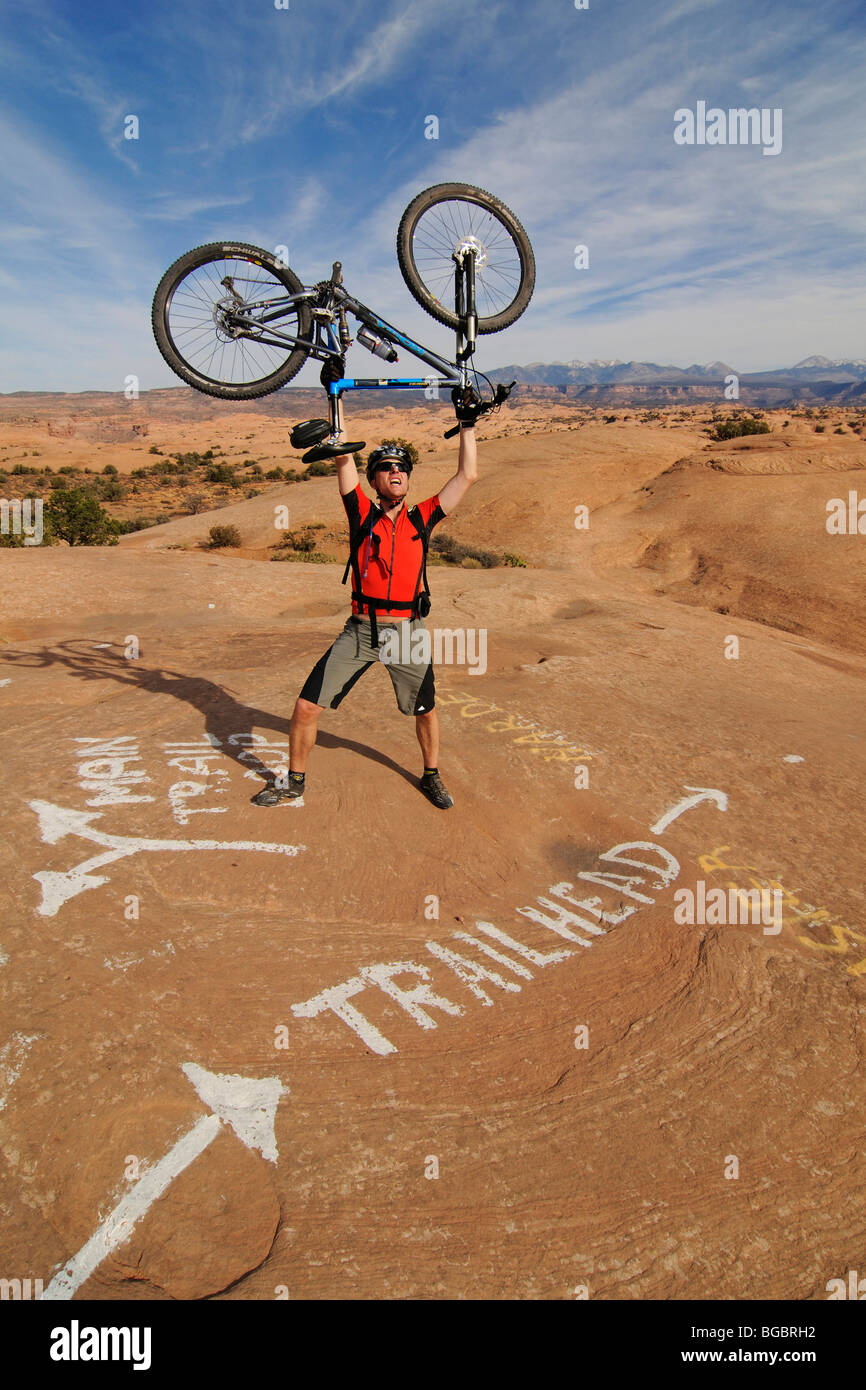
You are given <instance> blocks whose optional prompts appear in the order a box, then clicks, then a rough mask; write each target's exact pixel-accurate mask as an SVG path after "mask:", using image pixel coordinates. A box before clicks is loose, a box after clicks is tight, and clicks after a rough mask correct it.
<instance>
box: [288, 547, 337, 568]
mask: <svg viewBox="0 0 866 1390" xmlns="http://www.w3.org/2000/svg"><path fill="white" fill-rule="evenodd" d="M271 559H272V560H295V561H299V562H301V563H303V564H309V565H335V564H339V561H338V560H333V559H332V558H331V556H330V555H323V554H322V553H321V551H319V550H314V551H312V552H311V553H310V552H307V551H297V550H285V549H280V550H275V551H273V552H272V554H271Z"/></svg>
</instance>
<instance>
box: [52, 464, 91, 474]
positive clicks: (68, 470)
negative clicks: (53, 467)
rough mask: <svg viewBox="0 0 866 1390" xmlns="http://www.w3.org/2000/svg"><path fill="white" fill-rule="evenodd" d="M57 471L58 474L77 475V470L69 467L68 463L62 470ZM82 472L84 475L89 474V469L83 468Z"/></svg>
mask: <svg viewBox="0 0 866 1390" xmlns="http://www.w3.org/2000/svg"><path fill="white" fill-rule="evenodd" d="M57 471H58V472H59V473H77V472H78V469H77V468H73V467H72V465H71V464H70V463H67V464H65V465H64V467H63V468H60V469H58V470H57ZM84 471H85V473H89V472H90V469H89V468H85V470H84Z"/></svg>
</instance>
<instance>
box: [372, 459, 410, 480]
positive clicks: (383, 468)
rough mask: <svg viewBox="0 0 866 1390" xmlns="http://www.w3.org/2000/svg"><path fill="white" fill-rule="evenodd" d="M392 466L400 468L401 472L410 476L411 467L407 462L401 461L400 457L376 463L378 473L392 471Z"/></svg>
mask: <svg viewBox="0 0 866 1390" xmlns="http://www.w3.org/2000/svg"><path fill="white" fill-rule="evenodd" d="M392 468H398V469H399V470H400V472H401V473H405V474H406V475H407V477H408V474H409V469H408V468H407V467H406V465H405V463H400V461H399V459H391V460H390V461H389V462H388V463H377V464H376V472H377V473H390V472H391V469H392Z"/></svg>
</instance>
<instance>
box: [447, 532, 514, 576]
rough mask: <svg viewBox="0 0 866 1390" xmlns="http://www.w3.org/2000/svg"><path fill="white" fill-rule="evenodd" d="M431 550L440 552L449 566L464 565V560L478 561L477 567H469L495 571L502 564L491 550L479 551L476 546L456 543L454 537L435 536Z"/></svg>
mask: <svg viewBox="0 0 866 1390" xmlns="http://www.w3.org/2000/svg"><path fill="white" fill-rule="evenodd" d="M430 546H431V549H432V550H434V551H436V552H438V554H440V555H441V556H442V557H443V558H444V559H445V561H446V562H447V563H448V564H451V565H462V563H463V561H464V560H476V561H477V562H478V563H477V565H471V566H469V568H470V569H486V570H489V569H495V568H496V566H497V565H499V564H501V561H500V558H499V556H498V555H495V554H494V553H493V551H491V550H479V549H477V547H475V546H471V545H463V544H462V543H461V542H460V541H456V540H455V539H454V537H453V536H449V535H447V534H446V535H444V536H434V537H433V539H432V541H431V542H430Z"/></svg>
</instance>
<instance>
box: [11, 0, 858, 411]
mask: <svg viewBox="0 0 866 1390" xmlns="http://www.w3.org/2000/svg"><path fill="white" fill-rule="evenodd" d="M0 19H2V24H0V77H2V81H0V151H2V154H0V179H2V198H0V207H2V213H0V292H2V299H0V304H2V309H0V315H2V323H3V331H2V335H0V390H2V391H15V390H72V391H74V390H84V389H87V388H95V389H104V390H120V389H122V386H123V379H124V377H125V376H126V375H127V374H129V373H134V374H135V375H137V376H138V377H139V380H140V384H141V387H142V389H148V388H150V387H154V386H172V385H178V384H179V382H178V380H177V378H175V377H174V376H173V375H172V373H171V372H170V370H169V369H168V368H167V367H166V366H165V364H164V363H163V361H162V359H161V357H160V356H159V354H158V352H157V350H156V347H155V344H154V343H153V341H152V337H151V332H150V321H149V311H150V301H151V298H152V295H153V290H154V287H155V286H156V284H157V282H158V280H159V278H160V276H161V274H162V272H163V271H164V269H165V268H166V267H167V266H168V265H169V264H170V262H171V261H173V260H175V259H176V257H177V256H179V255H180V254H182V253H183V252H184V251H186V250H188V249H190V248H191V247H193V246H196V245H199V244H201V243H202V242H208V241H213V240H219V239H223V238H231V239H237V240H245V241H249V242H252V243H253V244H256V245H261V246H265V247H267V248H273V247H275V246H277V245H280V244H283V245H287V246H288V247H289V263H290V264H291V266H292V268H293V269H294V270H295V271H296V272H297V273H298V274H299V276H300V277H301V279H302V280H304V281H305V283H312V282H314V281H315V280H317V279H319V278H321V277H322V276H323V275H324V274H325V273H326V272H327V271H328V270H329V268H330V263H331V261H332V260H334V259H336V258H339V259H340V260H342V262H343V265H344V276H345V280H346V283H347V285H348V286H349V288H350V289H351V290H352V291H353V292H354V293H356V294H357V295H358V296H359V297H360V298H361V299H363V300H365V302H367V303H368V304H370V305H371V306H372V307H374V308H375V309H376V310H377V311H378V312H380V313H381V314H383V315H384V316H385V317H386V318H389V319H391V321H392V322H396V323H397V324H399V326H400V327H401V328H403V329H404V330H406V331H408V332H409V333H412V334H414V335H415V336H420V337H421V338H422V340H423V341H424V342H426V343H428V344H429V345H430V346H431V347H434V348H437V349H438V350H440V351H444V352H445V353H446V354H447V355H449V356H450V355H451V351H450V350H451V345H452V343H453V337H452V335H451V334H449V332H448V331H447V330H446V329H443V328H441V327H440V326H439V325H437V324H435V323H434V321H433V320H432V319H430V318H428V317H427V316H426V315H424V314H423V312H422V311H421V310H420V309H419V308H418V307H417V306H416V305H415V303H414V301H413V300H412V299H411V297H410V296H409V293H408V291H407V290H406V288H405V286H404V284H403V281H402V279H401V276H400V273H399V270H398V267H397V262H396V256H395V254H394V238H395V233H396V228H397V223H398V221H399V217H400V213H401V212H402V210H403V208H404V206H405V205H406V204H407V203H408V202H409V200H410V198H411V197H412V196H413V195H414V194H415V193H416V192H418V191H419V190H420V189H422V188H425V187H427V186H428V185H430V184H433V183H439V182H444V181H446V180H462V181H465V182H468V183H474V184H479V185H480V186H482V187H484V188H487V189H490V190H491V191H492V192H494V193H496V194H498V195H499V197H501V198H502V199H503V200H504V201H505V202H506V203H507V204H509V206H511V207H512V208H513V209H514V211H515V212H516V213H517V215H518V216H519V217H520V219H521V221H522V222H523V223H524V226H525V227H526V229H527V231H528V232H529V235H530V237H531V240H532V242H533V245H534V248H535V252H536V258H537V262H538V281H537V288H536V293H535V296H534V298H533V301H532V303H531V305H530V307H529V309H528V310H527V312H526V313H525V314H524V316H523V317H522V318H521V319H520V320H519V321H518V322H517V323H516V324H515V325H514V326H513V327H512V328H510V329H508V330H506V331H505V333H503V334H501V335H499V336H495V337H494V336H488V337H485V338H482V339H481V340H480V348H479V352H478V355H477V359H476V360H477V363H478V365H479V366H480V367H482V368H484V367H487V368H493V367H497V366H499V365H504V364H506V363H511V362H517V363H528V362H531V361H553V360H566V361H568V360H572V359H578V358H579V359H585V360H588V359H592V358H602V359H607V358H622V359H631V358H635V359H640V360H650V361H655V362H662V363H664V362H671V363H675V364H677V365H680V366H685V365H687V364H689V363H691V362H694V361H698V362H709V361H712V360H714V359H722V360H724V361H726V362H729V363H730V364H731V365H732V366H734V367H736V368H737V369H738V370H740V371H754V370H760V369H763V368H769V367H774V366H783V365H790V364H791V363H793V362H795V361H797V360H799V359H800V358H802V357H804V356H806V355H808V354H811V353H822V354H825V355H826V356H828V357H831V358H846V357H861V358H862V357H864V356H866V334H864V330H863V325H864V323H866V285H864V280H866V276H864V257H863V246H864V240H866V172H864V171H866V158H864V156H866V82H864V80H863V73H864V71H866V11H864V8H863V5H862V0H824V3H822V4H820V5H818V4H816V3H814V0H808V3H804V0H783V3H779V2H778V0H764V2H763V3H762V4H761V5H760V6H756V5H755V4H754V3H753V0H658V3H652V0H622V2H621V3H616V2H615V0H589V8H588V9H586V10H576V9H575V8H574V5H573V3H572V0H289V8H288V9H287V10H277V9H276V8H275V6H274V2H273V0H181V2H180V3H179V0H172V2H171V3H167V2H166V0H142V3H141V4H138V5H119V4H117V3H111V4H109V3H103V0H69V3H63V0H40V3H34V0H23V2H22V0H0ZM698 100H705V101H706V102H707V103H708V105H710V106H718V107H721V108H723V109H727V108H729V107H740V106H757V107H768V108H776V107H780V108H782V111H783V127H782V129H783V142H782V151H781V153H780V154H779V155H778V156H775V157H767V156H764V155H763V154H762V152H761V149H760V148H759V147H755V146H744V147H741V146H721V147H709V146H703V147H700V146H678V145H676V144H675V143H674V140H673V130H674V112H675V110H677V109H678V108H681V107H690V108H692V109H694V107H695V104H696V102H697V101H698ZM130 114H134V115H136V116H137V117H138V119H139V138H138V140H135V141H132V140H126V139H124V138H123V130H124V118H125V117H126V116H127V115H130ZM431 114H433V115H436V116H437V117H438V119H439V139H438V140H428V139H425V138H424V130H425V117H426V116H428V115H431ZM578 243H585V244H586V245H587V246H588V247H589V255H590V266H589V269H588V270H584V271H578V270H576V269H575V268H574V247H575V245H576V244H578ZM356 356H357V359H358V360H357V361H356ZM372 360H373V359H371V358H368V357H367V356H366V354H365V353H364V352H363V350H362V349H359V348H355V349H353V356H352V357H350V366H351V365H352V364H353V362H355V365H356V369H357V370H359V372H364V373H367V372H369V371H370V370H371V367H370V363H371V362H372ZM404 366H405V367H407V368H408V370H410V371H414V370H415V367H414V365H413V364H411V362H405V361H404V362H401V364H400V366H399V367H398V368H397V369H396V370H397V371H402V369H403V367H404ZM315 380H316V377H315V373H314V371H313V369H311V368H309V367H307V368H305V369H304V372H303V373H302V375H301V376H300V377H298V378H297V379H296V384H306V383H307V382H309V383H313V382H314V381H315Z"/></svg>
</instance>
